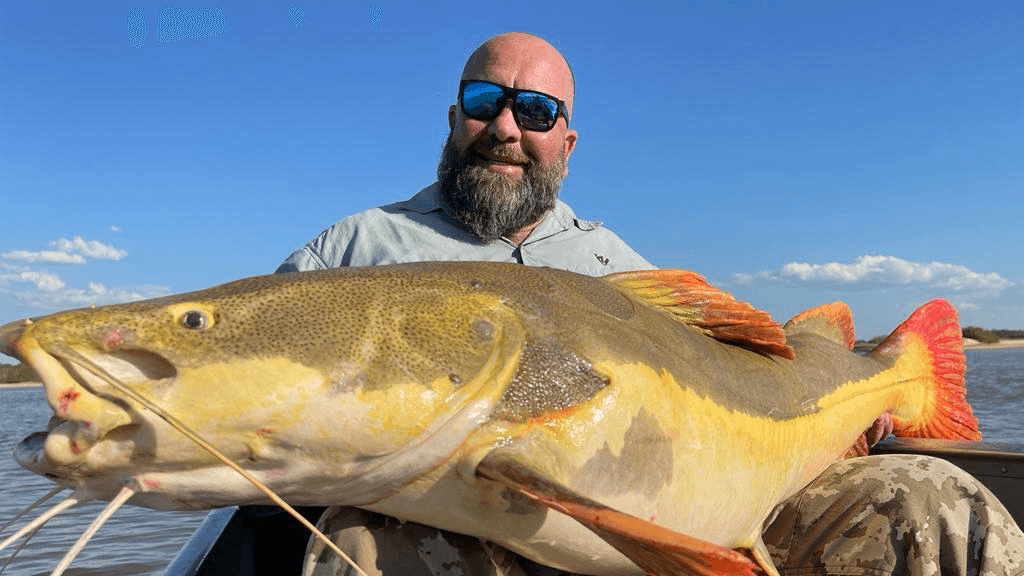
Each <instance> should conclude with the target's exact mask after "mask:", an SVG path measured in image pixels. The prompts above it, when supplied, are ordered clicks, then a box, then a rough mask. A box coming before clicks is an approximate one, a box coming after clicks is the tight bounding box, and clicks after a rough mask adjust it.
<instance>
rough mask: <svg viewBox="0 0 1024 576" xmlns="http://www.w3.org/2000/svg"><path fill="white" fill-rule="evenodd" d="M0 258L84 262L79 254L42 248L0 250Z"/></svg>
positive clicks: (23, 260)
mask: <svg viewBox="0 0 1024 576" xmlns="http://www.w3.org/2000/svg"><path fill="white" fill-rule="evenodd" d="M0 258H4V259H6V260H17V261H19V262H28V263H34V262H42V263H45V264H85V258H82V255H81V254H68V253H67V252H57V251H55V250H43V251H41V252H30V251H28V250H11V251H10V252H0Z"/></svg>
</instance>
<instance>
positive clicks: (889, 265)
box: [733, 256, 1013, 294]
mask: <svg viewBox="0 0 1024 576" xmlns="http://www.w3.org/2000/svg"><path fill="white" fill-rule="evenodd" d="M785 279H789V280H796V281H799V282H803V283H808V284H815V285H819V286H821V285H828V284H831V285H834V286H835V287H842V286H845V285H851V284H863V285H872V284H874V285H878V286H894V285H896V286H908V285H918V286H927V287H931V288H945V289H948V290H952V291H955V292H967V291H970V292H984V293H987V294H998V293H999V292H1001V291H1002V290H1004V289H1006V288H1009V287H1010V286H1013V282H1011V281H1009V280H1007V279H1006V278H1003V277H1002V276H1000V275H999V274H997V273H995V272H989V273H979V272H975V271H973V270H971V269H970V268H968V267H966V266H962V265H959V264H949V263H946V262H911V261H909V260H904V259H903V258H897V257H895V256H861V257H860V258H858V259H857V260H855V261H853V262H827V263H824V264H812V263H808V262H789V263H787V264H785V265H783V266H782V267H781V268H779V269H778V270H773V271H765V272H758V273H757V274H735V275H733V281H734V282H736V283H738V284H752V283H754V282H757V281H777V280H785Z"/></svg>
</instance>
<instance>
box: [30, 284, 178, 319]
mask: <svg viewBox="0 0 1024 576" xmlns="http://www.w3.org/2000/svg"><path fill="white" fill-rule="evenodd" d="M57 280H58V281H59V279H57ZM60 284H61V286H60V287H59V288H57V289H55V290H49V291H46V290H43V289H42V288H39V289H37V290H30V291H21V292H13V293H12V296H13V297H14V298H15V299H16V300H17V301H18V303H19V305H20V306H21V307H23V308H27V309H30V310H43V311H46V312H50V311H57V310H63V309H66V308H80V307H85V306H92V305H93V304H95V305H97V306H102V305H104V304H120V303H122V302H134V301H137V300H146V299H148V298H157V297H159V296H167V295H168V294H170V293H171V289H170V288H168V287H166V286H154V285H145V286H122V287H116V288H108V287H107V286H105V285H103V284H99V283H97V282H89V284H88V287H87V288H66V287H64V286H63V282H61V283H60Z"/></svg>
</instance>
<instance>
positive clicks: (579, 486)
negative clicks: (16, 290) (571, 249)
mask: <svg viewBox="0 0 1024 576" xmlns="http://www.w3.org/2000/svg"><path fill="white" fill-rule="evenodd" d="M852 345H853V325H852V320H851V318H850V312H849V309H848V308H847V307H846V306H845V305H843V304H841V303H835V304H831V305H827V306H822V307H818V308H813V309H811V310H808V311H807V312H805V313H803V314H801V315H799V316H797V317H796V318H794V319H793V320H791V321H790V322H789V323H787V324H786V326H785V327H782V326H780V325H778V324H776V323H774V322H773V321H772V320H771V319H770V318H769V317H768V315H767V314H766V313H764V312H761V311H758V310H755V309H754V308H752V307H751V306H750V305H748V304H745V303H740V302H736V301H735V300H733V299H732V297H731V296H729V295H728V294H726V293H724V292H721V291H719V290H717V289H715V288H713V287H711V286H710V285H708V284H706V283H705V282H704V281H703V279H702V278H700V277H699V276H697V275H696V274H693V273H690V272H685V271H674V270H660V271H640V272H628V273H623V274H615V275H611V276H607V277H604V278H592V277H587V276H580V275H577V274H573V273H570V272H565V271H559V270H553V269H545V268H531V267H525V266H521V265H516V264H504V263H478V262H475V263H444V262H432V263H416V264H400V265H393V266H381V267H374V268H340V269H332V270H325V271H318V272H304V273H294V274H282V275H272V276H262V277H254V278H249V279H244V280H239V281H236V282H232V283H229V284H225V285H221V286H217V287H214V288H210V289H207V290H202V291H198V292H191V293H186V294H180V295H174V296H168V297H164V298H158V299H154V300H148V301H142V302H135V303H130V304H119V305H112V306H105V307H100V308H94V309H80V310H71V311H67V312H61V313H58V314H54V315H50V316H45V317H42V318H38V319H34V320H32V321H22V322H15V323H10V324H7V325H5V326H3V327H0V350H2V351H4V352H5V353H7V354H10V355H12V356H15V357H18V358H20V359H21V360H23V361H24V362H26V363H27V364H29V365H31V366H32V368H33V369H34V370H35V371H36V372H37V373H38V374H39V376H40V377H41V379H42V380H43V382H44V385H45V389H46V397H47V400H48V402H49V404H50V406H51V408H52V409H53V411H54V415H55V416H54V418H53V419H52V420H51V424H50V426H49V430H48V431H47V432H45V433H36V434H33V435H31V436H29V437H28V438H26V439H25V440H24V441H23V442H22V443H21V444H20V445H19V447H18V448H17V450H16V457H17V459H18V461H19V462H20V463H21V464H22V465H23V466H25V467H26V468H28V469H29V470H32V471H33V472H35V473H37V474H42V475H44V476H46V477H48V478H50V479H52V480H53V481H55V482H57V483H59V484H62V485H65V486H69V487H71V488H73V489H74V490H75V494H76V497H79V498H84V499H88V498H100V499H106V500H112V499H115V498H119V499H121V500H124V499H127V500H128V502H129V503H132V504H137V505H140V506H147V507H151V508H159V509H190V508H211V507H218V506H228V505H241V504H255V503H265V502H266V501H267V497H266V495H265V494H264V493H263V492H261V491H260V490H259V489H257V488H256V487H255V486H254V485H253V484H252V483H251V482H249V481H248V480H246V479H245V478H243V477H242V476H241V475H240V474H239V473H237V472H236V471H234V470H233V469H232V468H229V467H228V466H226V465H225V464H224V463H223V462H221V461H220V460H218V459H217V458H215V457H214V456H212V455H211V454H210V452H209V451H207V450H205V449H203V448H202V447H200V446H198V445H197V444H196V443H195V442H193V441H192V440H190V439H189V438H188V437H187V436H185V435H183V434H182V433H181V432H180V431H179V428H180V429H189V430H193V431H195V432H196V434H197V435H199V436H201V437H202V440H203V441H205V442H207V443H209V445H211V446H213V447H216V450H218V451H219V452H220V453H222V454H223V455H224V456H225V457H226V458H227V459H229V460H230V461H231V462H232V463H234V464H236V465H237V466H238V467H240V468H242V469H244V470H245V471H246V472H247V473H248V474H250V475H251V476H253V477H254V478H257V479H258V480H259V481H260V482H262V483H264V484H265V485H266V486H268V487H269V488H270V489H272V490H273V492H275V493H276V494H278V495H280V497H281V498H283V499H284V500H285V501H287V502H288V503H290V504H293V505H324V506H329V505H346V506H358V507H361V508H364V509H367V510H371V511H375V512H379V513H382V514H386V515H389V516H393V517H396V518H399V519H402V520H409V521H415V522H419V523H422V524H427V525H430V526H435V527H437V528H441V529H444V530H450V531H454V532H459V533H463V534H469V535H473V536H478V537H480V538H483V539H487V540H491V541H494V542H497V543H499V544H501V545H503V546H505V547H507V548H509V549H511V550H513V551H515V552H517V553H519V554H522V555H524V556H526V557H528V558H531V559H532V560H534V561H537V562H539V563H541V564H545V565H548V566H552V567H555V568H560V569H563V570H569V571H573V572H579V573H584V574H597V575H600V574H643V573H645V572H650V573H661V574H668V573H678V572H680V571H682V572H684V573H694V574H705V573H707V574H710V573H744V574H746V573H752V572H751V571H752V570H754V569H755V568H756V567H755V563H756V564H757V565H759V567H760V568H761V569H763V570H764V571H766V572H768V573H769V574H774V573H776V571H775V569H774V567H773V566H772V564H771V560H770V559H769V558H768V556H767V553H766V551H765V550H764V546H763V544H762V543H761V536H760V534H761V528H762V525H763V523H764V522H765V520H766V518H767V517H768V515H769V514H770V513H771V511H772V510H773V508H774V507H775V506H776V505H777V504H779V503H780V502H782V501H783V500H785V499H786V498H788V497H789V496H791V495H793V494H795V493H796V492H797V491H799V490H800V489H802V488H803V487H805V486H806V485H807V484H809V483H810V482H811V481H812V480H813V479H814V478H815V477H816V476H817V475H818V474H820V473H821V472H822V471H823V470H824V469H825V468H826V467H827V466H829V465H830V464H831V463H832V462H834V461H835V460H837V459H838V458H841V457H842V456H843V455H844V453H846V452H847V450H848V449H849V448H850V447H851V446H853V445H854V443H855V442H856V441H857V439H858V438H859V437H860V435H861V434H862V433H863V432H864V430H865V429H866V428H867V427H868V426H870V425H871V424H872V422H874V421H875V419H876V418H878V417H879V416H881V415H883V414H885V413H891V414H892V417H893V421H894V423H895V428H896V432H897V433H898V434H902V435H912V436H932V437H945V438H962V439H977V438H980V435H979V434H978V432H977V421H976V419H975V418H974V416H973V415H972V413H971V409H970V406H969V405H968V404H967V402H966V400H965V392H964V385H963V384H964V383H963V372H964V358H963V351H962V341H961V334H960V329H959V326H958V324H957V318H956V312H955V310H953V308H952V307H951V306H949V305H948V304H947V303H945V302H943V301H934V302H931V303H929V304H927V305H925V306H923V307H922V308H920V309H919V310H918V311H917V312H915V313H914V314H913V315H912V316H911V317H910V319H908V320H907V322H905V323H904V324H903V325H901V326H900V327H899V328H897V330H896V331H894V332H893V334H892V335H890V336H889V338H887V339H886V340H885V341H884V342H883V343H882V344H880V345H879V346H878V347H877V348H876V349H875V350H874V351H872V352H871V353H870V354H868V355H866V356H862V355H858V354H855V353H853V352H852V351H851V348H852ZM126 391H127V392H126ZM157 407H158V408H157ZM158 411H162V412H163V413H166V414H168V415H173V419H174V420H175V421H176V422H177V423H178V424H175V425H172V424H174V423H173V422H171V421H169V418H170V417H167V418H165V417H162V416H160V414H157V412H158ZM126 487H130V488H131V491H130V492H125V489H126ZM737 550H738V551H739V552H737ZM751 558H752V559H753V562H752V561H751V560H750V559H751Z"/></svg>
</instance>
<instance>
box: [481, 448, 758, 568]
mask: <svg viewBox="0 0 1024 576" xmlns="http://www.w3.org/2000/svg"><path fill="white" fill-rule="evenodd" d="M476 473H477V475H478V476H480V477H482V478H486V479H488V480H491V481H494V482H498V483H500V484H503V485H505V486H506V487H508V488H509V489H511V490H514V491H516V492H518V493H520V494H522V495H523V496H526V497H527V498H530V499H531V500H534V501H537V502H539V503H541V504H543V505H545V506H547V507H548V508H551V509H552V510H556V511H558V512H561V513H562V514H565V515H567V516H570V517H572V518H573V519H575V520H576V521H578V522H579V523H581V524H583V525H584V526H586V527H587V528H589V529H590V530H591V531H592V532H594V533H595V534H596V535H598V536H599V537H601V539H602V540H604V541H605V542H607V543H608V544H610V545H611V546H612V547H614V548H615V549H616V550H618V551H619V552H621V553H622V554H623V555H624V556H626V557H627V558H629V559H630V560H632V561H633V562H634V563H635V564H636V565H637V566H639V567H640V568H642V569H643V570H645V571H646V572H647V573H648V574H652V575H659V576H661V575H664V576H669V575H675V574H694V575H700V576H715V575H744V576H754V575H755V574H759V573H760V572H759V566H758V565H757V564H756V563H755V562H754V561H753V560H751V559H750V558H748V557H747V556H745V555H744V554H742V553H741V552H739V551H736V550H732V549H730V548H725V547H722V546H717V545H715V544H712V543H710V542H705V541H703V540H700V539H697V538H693V537H691V536H686V535H685V534H680V533H678V532H675V531H674V530H670V529H668V528H665V527H664V526H659V525H657V524H655V523H653V522H648V521H646V520H641V519H640V518H637V517H635V516H631V515H629V514H626V513H624V512H619V511H618V510H615V509H612V508H608V507H607V506H604V505H602V504H600V503H598V502H596V501H594V500H591V499H589V498H587V497H585V496H582V495H580V494H577V493H576V492H575V491H573V490H572V489H570V488H568V487H567V486H564V485H562V484H560V483H558V482H554V481H551V480H549V479H547V478H544V477H543V476H541V475H539V474H537V473H535V472H534V471H533V470H531V469H530V468H529V467H527V466H525V465H523V464H521V463H520V462H519V461H517V460H516V459H515V458H513V457H511V456H509V455H507V454H502V453H491V454H489V455H487V456H486V457H485V458H484V459H483V460H482V461H481V462H480V464H479V465H478V466H477V469H476Z"/></svg>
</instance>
